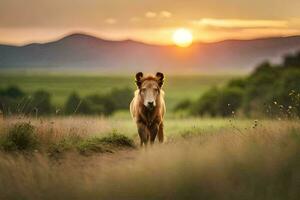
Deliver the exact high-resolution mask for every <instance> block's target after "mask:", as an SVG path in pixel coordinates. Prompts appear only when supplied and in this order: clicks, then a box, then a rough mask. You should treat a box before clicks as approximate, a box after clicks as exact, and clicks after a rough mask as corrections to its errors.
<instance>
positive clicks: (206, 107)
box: [191, 87, 220, 117]
mask: <svg viewBox="0 0 300 200" xmlns="http://www.w3.org/2000/svg"><path fill="white" fill-rule="evenodd" d="M219 95H220V91H219V90H218V89H217V88H216V87H214V88H212V89H210V90H208V91H207V92H205V93H204V94H203V96H202V97H201V98H200V99H198V101H196V102H195V103H194V104H193V105H192V106H191V113H192V114H193V115H200V116H203V115H205V114H207V115H210V116H212V117H214V116H216V115H217V114H218V111H217V104H216V102H217V101H218V99H219Z"/></svg>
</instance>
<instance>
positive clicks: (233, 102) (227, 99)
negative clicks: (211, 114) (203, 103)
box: [216, 87, 244, 117]
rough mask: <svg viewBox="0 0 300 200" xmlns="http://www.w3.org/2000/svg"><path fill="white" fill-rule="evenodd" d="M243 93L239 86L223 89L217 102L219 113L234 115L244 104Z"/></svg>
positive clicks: (224, 115)
mask: <svg viewBox="0 0 300 200" xmlns="http://www.w3.org/2000/svg"><path fill="white" fill-rule="evenodd" d="M243 95H244V94H243V91H242V90H241V89H240V88H237V87H232V88H228V87H227V88H225V89H223V90H222V91H221V92H220V94H219V98H218V100H217V102H216V104H217V105H216V110H217V113H218V114H219V115H221V116H223V117H226V116H230V115H232V114H233V112H235V111H236V110H237V109H239V108H240V106H241V105H242V101H243Z"/></svg>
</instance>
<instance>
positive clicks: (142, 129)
mask: <svg viewBox="0 0 300 200" xmlns="http://www.w3.org/2000/svg"><path fill="white" fill-rule="evenodd" d="M137 129H138V133H139V136H140V140H141V146H143V145H146V146H147V144H148V141H149V135H150V133H149V130H148V128H147V126H146V125H145V124H144V123H143V122H137Z"/></svg>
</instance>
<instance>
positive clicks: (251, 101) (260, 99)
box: [175, 51, 300, 118]
mask: <svg viewBox="0 0 300 200" xmlns="http://www.w3.org/2000/svg"><path fill="white" fill-rule="evenodd" d="M180 110H185V111H187V113H188V114H190V115H197V116H205V115H207V116H212V117H217V116H221V117H227V116H236V115H239V116H246V117H298V118H299V116H300V51H299V52H297V53H295V54H288V55H286V56H284V57H283V61H282V63H280V64H278V65H272V64H271V63H270V62H268V61H265V62H263V63H261V64H260V65H258V66H257V67H256V69H255V70H254V71H253V72H252V73H251V74H250V75H248V76H247V77H244V78H238V79H233V80H231V81H229V82H228V83H227V84H226V85H225V86H222V87H212V88H211V89H209V90H208V91H206V92H205V93H204V94H203V95H202V96H201V97H200V98H198V99H197V100H196V101H190V100H188V99H187V100H184V101H182V102H180V103H178V104H177V106H176V107H175V111H180Z"/></svg>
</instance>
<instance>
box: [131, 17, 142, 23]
mask: <svg viewBox="0 0 300 200" xmlns="http://www.w3.org/2000/svg"><path fill="white" fill-rule="evenodd" d="M140 20H141V19H140V18H139V17H131V18H130V19H129V21H130V22H132V23H135V22H139V21H140Z"/></svg>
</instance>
